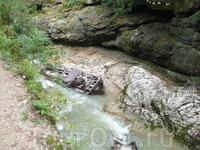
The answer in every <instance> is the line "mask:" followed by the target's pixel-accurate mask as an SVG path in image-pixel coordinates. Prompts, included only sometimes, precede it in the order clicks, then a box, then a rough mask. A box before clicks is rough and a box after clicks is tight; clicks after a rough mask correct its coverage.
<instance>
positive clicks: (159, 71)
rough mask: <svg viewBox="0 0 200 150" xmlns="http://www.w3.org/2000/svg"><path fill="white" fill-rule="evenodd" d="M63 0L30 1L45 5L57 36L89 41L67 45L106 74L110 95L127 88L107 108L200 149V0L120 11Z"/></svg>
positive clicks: (72, 57)
mask: <svg viewBox="0 0 200 150" xmlns="http://www.w3.org/2000/svg"><path fill="white" fill-rule="evenodd" d="M170 2H171V1H170ZM63 3H64V0H57V1H48V0H47V1H45V2H41V1H37V0H35V1H31V2H30V4H29V6H33V5H35V6H37V9H38V10H40V11H41V12H42V13H41V14H39V15H38V16H37V17H35V20H36V22H37V24H38V26H40V27H41V29H42V30H43V31H45V32H46V33H47V34H48V36H49V37H50V38H52V40H53V41H54V42H60V43H62V44H63V43H64V44H69V45H76V46H84V47H82V48H81V50H80V48H76V50H74V51H67V52H68V53H70V54H69V55H66V57H64V59H63V63H64V64H66V65H68V66H72V67H74V66H76V67H78V68H80V69H82V70H83V71H86V72H90V73H93V74H94V75H97V76H100V77H102V78H103V80H104V81H105V92H106V93H107V94H112V95H115V96H120V95H121V98H120V100H119V101H118V104H113V103H111V104H107V105H108V106H107V108H105V111H108V112H110V113H113V114H115V115H122V116H123V117H124V118H125V119H126V120H128V121H130V122H132V123H133V124H134V120H135V119H137V120H140V121H142V122H143V124H144V126H146V127H149V128H151V129H156V128H163V127H166V128H167V129H168V131H169V132H172V133H173V134H174V136H175V138H176V139H177V140H178V141H179V142H181V143H184V144H185V145H187V146H188V147H189V149H192V150H197V149H199V148H200V145H199V143H200V142H199V141H200V138H199V135H200V114H199V112H200V95H199V88H198V86H199V80H198V77H200V26H199V24H200V10H199V9H200V2H199V1H198V0H193V1H188V2H185V1H182V0H177V1H172V2H171V3H170V5H169V6H168V5H166V3H161V4H160V5H153V4H151V3H147V2H146V1H145V0H141V1H137V0H136V1H135V3H134V5H133V6H132V7H133V8H132V11H131V12H130V13H128V14H125V15H120V16H115V14H114V13H113V11H112V10H111V9H107V8H106V7H103V6H101V5H100V1H98V0H96V1H92V0H91V1H89V0H86V1H84V2H81V4H79V5H75V6H73V7H69V8H67V7H64V6H63ZM86 46H98V48H97V47H96V48H94V47H86ZM103 47H104V48H103ZM105 47H106V48H107V49H106V50H105ZM108 49H109V50H108ZM114 49H115V50H120V51H125V52H127V53H129V55H131V56H125V55H124V54H122V53H121V52H117V51H113V50H114ZM112 51H113V53H112ZM134 57H138V58H140V59H144V60H148V61H151V62H153V63H146V64H145V65H144V63H143V61H141V60H139V59H137V60H135V58H134ZM147 64H154V65H153V66H156V67H153V69H152V68H151V67H152V66H151V67H149V65H147ZM155 64H156V65H155ZM157 65H158V66H157ZM165 68H167V69H165ZM174 71H175V72H174ZM185 75H187V76H190V78H192V79H197V80H189V78H188V77H186V76H185ZM193 76H197V77H196V78H194V77H193ZM169 79H170V80H172V81H170V80H169ZM173 81H176V83H177V82H179V83H180V82H181V83H186V84H187V86H180V85H178V84H176V83H175V82H173ZM111 105H113V106H111ZM109 107H110V108H113V107H115V108H116V110H115V111H113V112H112V110H110V109H109ZM118 107H119V108H123V110H124V111H123V110H122V109H118Z"/></svg>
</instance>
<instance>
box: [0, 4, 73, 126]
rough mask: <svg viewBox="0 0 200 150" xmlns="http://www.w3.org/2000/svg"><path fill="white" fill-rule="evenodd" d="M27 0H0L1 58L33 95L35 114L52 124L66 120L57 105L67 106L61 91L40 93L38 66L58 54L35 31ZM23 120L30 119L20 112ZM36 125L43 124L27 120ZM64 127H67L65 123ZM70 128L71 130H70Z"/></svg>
mask: <svg viewBox="0 0 200 150" xmlns="http://www.w3.org/2000/svg"><path fill="white" fill-rule="evenodd" d="M26 2H27V1H26V0H19V1H15V0H0V54H1V55H0V56H1V59H2V60H4V61H6V63H7V66H10V67H13V68H14V69H13V71H15V72H16V73H17V74H18V75H20V76H22V77H23V78H24V79H25V85H26V86H27V89H28V91H29V92H31V93H32V95H33V96H32V103H33V105H34V106H35V108H36V113H38V114H40V115H41V116H46V117H48V118H49V119H50V120H52V121H53V122H54V121H56V120H58V119H59V118H61V117H62V118H65V119H66V115H65V114H62V115H61V114H59V113H58V111H59V109H57V110H55V108H54V105H55V104H56V103H65V104H66V102H67V97H66V96H64V95H63V94H62V93H61V92H60V91H58V90H56V89H55V90H54V92H48V91H46V90H45V89H43V87H42V84H41V82H39V81H37V77H40V74H39V72H38V69H37V68H38V65H43V64H44V63H46V62H47V60H48V58H49V57H51V56H52V55H56V54H57V50H56V49H53V48H50V45H51V44H52V42H51V40H50V39H49V38H47V36H46V34H45V33H44V32H42V31H40V30H39V29H38V27H37V26H36V24H35V23H34V21H33V20H32V15H31V14H30V11H29V10H28V9H27V8H26ZM23 114H24V118H23V120H27V119H29V114H28V113H25V112H23ZM30 120H31V121H33V122H35V123H41V122H43V119H41V118H37V119H34V118H30ZM66 124H67V125H68V126H69V127H71V126H70V124H69V123H68V122H66ZM71 128H73V127H71Z"/></svg>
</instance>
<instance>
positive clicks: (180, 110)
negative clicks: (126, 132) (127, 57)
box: [121, 66, 200, 150]
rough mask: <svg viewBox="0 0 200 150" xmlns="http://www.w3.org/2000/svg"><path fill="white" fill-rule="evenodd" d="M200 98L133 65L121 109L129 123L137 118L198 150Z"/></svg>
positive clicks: (192, 92)
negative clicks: (169, 133) (166, 131)
mask: <svg viewBox="0 0 200 150" xmlns="http://www.w3.org/2000/svg"><path fill="white" fill-rule="evenodd" d="M199 99H200V95H199V92H198V91H197V90H196V89H194V88H191V87H190V88H185V87H180V86H177V85H174V84H173V83H171V82H167V80H161V78H159V77H158V76H157V75H155V74H153V73H151V72H150V71H148V70H146V69H144V68H143V67H141V66H133V67H132V68H131V69H130V70H129V73H128V75H127V78H126V86H125V88H124V91H123V100H122V105H121V107H123V106H125V107H124V110H125V116H126V118H127V119H128V120H131V119H132V118H135V117H134V116H139V118H140V119H141V118H142V119H143V120H142V119H141V120H142V122H145V121H146V123H145V126H146V127H150V128H151V129H156V128H162V127H163V126H166V127H167V128H168V130H169V131H170V132H172V133H173V134H174V136H175V138H176V139H177V140H178V141H179V142H181V143H183V144H185V145H188V147H189V148H190V149H192V150H197V149H199V148H200V142H199V141H200V136H199V135H200V114H199V113H200V103H199ZM132 122H135V120H132Z"/></svg>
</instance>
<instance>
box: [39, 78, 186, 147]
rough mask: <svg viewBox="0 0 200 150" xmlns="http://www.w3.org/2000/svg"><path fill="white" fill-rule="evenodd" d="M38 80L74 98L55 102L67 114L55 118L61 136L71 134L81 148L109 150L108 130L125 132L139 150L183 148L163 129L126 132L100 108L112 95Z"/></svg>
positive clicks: (117, 134) (118, 120) (118, 121)
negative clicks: (68, 124)
mask: <svg viewBox="0 0 200 150" xmlns="http://www.w3.org/2000/svg"><path fill="white" fill-rule="evenodd" d="M41 81H42V83H43V86H44V87H46V88H48V87H49V86H50V87H52V86H53V87H54V88H56V89H58V90H60V91H61V92H62V93H63V94H65V95H66V96H67V97H68V98H69V99H71V100H73V101H75V102H72V101H68V102H67V104H66V105H65V104H58V105H59V106H60V107H61V108H62V109H61V111H60V113H61V114H66V113H67V120H63V119H61V120H59V121H58V122H57V123H56V126H57V129H58V131H59V132H60V135H61V137H64V136H68V137H70V136H75V137H76V139H75V140H76V142H77V143H76V144H77V145H78V146H81V147H82V148H83V149H84V148H85V149H89V150H110V149H111V146H112V145H113V136H112V134H110V133H113V134H114V135H115V136H117V137H120V136H121V135H122V134H123V133H126V134H127V143H129V142H132V141H135V142H136V143H137V146H138V147H139V149H140V150H147V149H148V150H149V149H152V150H184V148H182V147H181V145H180V144H179V143H177V142H176V141H175V140H174V139H173V138H172V137H170V136H167V135H165V134H164V133H163V132H160V133H153V132H149V133H144V132H129V127H130V126H131V125H129V124H126V123H124V122H123V121H121V120H120V118H118V117H116V116H113V115H111V114H108V113H106V112H104V111H102V109H103V106H104V103H105V102H108V101H115V100H116V98H115V97H114V96H108V95H98V96H95V95H86V94H81V93H79V92H77V91H74V90H73V89H70V88H63V87H61V86H60V85H57V84H55V83H52V82H50V81H49V80H45V79H42V80H41ZM65 121H69V122H70V125H71V126H76V129H70V128H69V127H68V126H67V125H66V123H65ZM141 128H142V127H141Z"/></svg>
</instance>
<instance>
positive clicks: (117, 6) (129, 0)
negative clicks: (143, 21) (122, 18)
mask: <svg viewBox="0 0 200 150" xmlns="http://www.w3.org/2000/svg"><path fill="white" fill-rule="evenodd" d="M134 2H135V0H123V1H122V0H102V4H103V5H105V6H108V7H111V8H112V9H113V11H114V12H115V14H116V15H120V14H124V13H127V12H130V11H131V10H132V5H133V4H134Z"/></svg>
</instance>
